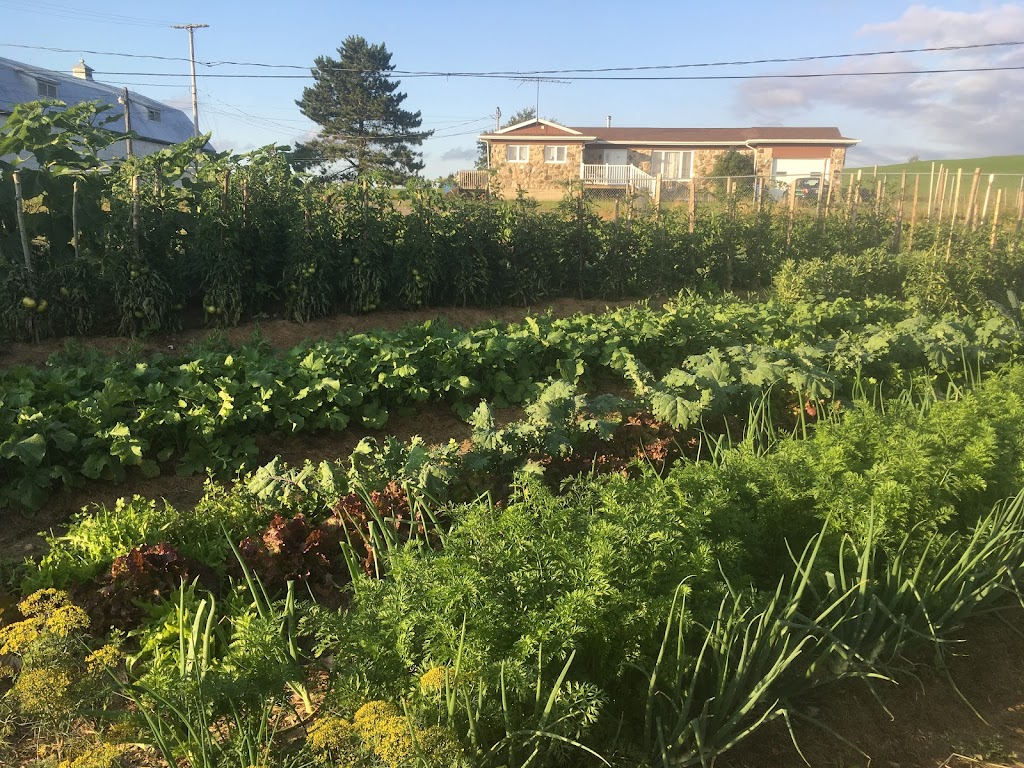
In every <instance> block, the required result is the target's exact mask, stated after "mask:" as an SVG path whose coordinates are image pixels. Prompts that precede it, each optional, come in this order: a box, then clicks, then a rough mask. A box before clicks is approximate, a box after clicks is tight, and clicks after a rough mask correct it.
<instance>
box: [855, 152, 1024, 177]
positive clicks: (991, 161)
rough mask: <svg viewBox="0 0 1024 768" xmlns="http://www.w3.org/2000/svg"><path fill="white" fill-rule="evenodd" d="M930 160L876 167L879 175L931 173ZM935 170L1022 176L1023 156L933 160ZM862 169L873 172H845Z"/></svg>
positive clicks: (1023, 169) (871, 166)
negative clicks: (958, 169) (977, 169)
mask: <svg viewBox="0 0 1024 768" xmlns="http://www.w3.org/2000/svg"><path fill="white" fill-rule="evenodd" d="M932 162H933V161H932V160H918V161H917V162H916V163H895V164H893V165H880V166H878V172H879V173H886V174H889V173H902V172H903V171H906V172H907V173H931V170H932ZM934 162H935V170H936V172H938V170H939V165H943V166H945V167H946V168H948V169H949V170H950V171H951V172H952V173H956V170H957V168H962V169H963V172H964V173H965V174H968V173H974V169H975V168H981V172H982V174H989V173H1014V174H1018V175H1021V174H1024V155H999V156H996V157H969V158H965V159H961V160H935V161H934ZM858 167H860V168H862V169H863V170H864V171H865V172H867V173H873V172H874V169H875V168H874V166H873V165H867V166H853V167H848V168H847V170H857V168H858Z"/></svg>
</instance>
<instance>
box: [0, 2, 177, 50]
mask: <svg viewBox="0 0 1024 768" xmlns="http://www.w3.org/2000/svg"><path fill="white" fill-rule="evenodd" d="M0 5H6V6H14V7H15V8H16V10H19V11H24V12H26V13H37V14H41V15H43V16H46V17H48V18H60V19H69V20H73V21H91V22H96V23H102V24H117V25H124V26H133V27H169V26H171V22H169V21H160V20H157V19H143V18H140V17H138V16H126V15H122V14H117V13H105V12H103V11H90V10H85V9H81V8H68V7H66V6H61V5H56V4H54V3H46V2H40V1H39V0H34V1H33V2H32V3H31V4H30V5H29V6H28V7H25V4H23V3H12V2H7V1H6V0H2V1H0ZM72 52H73V51H72Z"/></svg>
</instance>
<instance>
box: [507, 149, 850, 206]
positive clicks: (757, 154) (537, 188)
mask: <svg viewBox="0 0 1024 768" xmlns="http://www.w3.org/2000/svg"><path fill="white" fill-rule="evenodd" d="M560 139H561V137H557V136H552V137H551V140H550V141H545V142H541V141H530V142H526V141H523V142H516V141H514V140H513V141H508V142H505V141H492V142H491V146H490V151H491V168H492V169H494V174H495V183H496V184H497V185H498V190H499V193H500V194H501V196H502V197H506V198H512V197H515V196H516V195H517V194H518V193H519V190H520V189H522V190H523V191H524V192H525V193H526V194H528V195H530V196H531V197H535V198H537V199H538V200H556V199H559V198H560V197H561V196H562V195H563V194H564V192H565V189H566V186H567V184H569V183H570V182H573V181H576V180H578V179H579V178H580V164H581V163H586V164H594V165H600V164H602V163H603V162H604V150H605V149H606V148H607V147H602V146H590V147H587V146H585V145H584V144H583V143H579V142H578V143H572V142H571V141H565V140H560ZM510 144H513V145H517V144H518V145H519V146H528V147H529V148H530V149H529V160H527V161H526V162H516V163H510V162H508V159H507V150H508V146H509V145H510ZM546 146H564V147H565V148H566V149H565V162H564V163H548V162H545V160H544V148H545V147H546ZM620 149H626V163H628V164H629V165H633V166H635V167H637V168H639V169H640V170H642V171H643V172H644V173H651V153H652V152H654V151H655V150H660V149H662V148H661V147H643V146H639V147H628V148H626V147H620ZM664 149H666V150H667V151H690V152H692V153H693V157H692V163H691V173H692V174H693V175H695V176H698V177H702V178H706V177H708V176H711V175H712V173H713V171H714V167H715V163H716V162H717V160H718V158H719V157H721V156H722V155H724V154H725V153H726V152H728V151H730V150H729V148H726V147H708V148H696V149H692V150H676V149H674V148H672V147H665V148H664ZM738 151H739V152H740V153H741V154H744V155H748V156H749V155H753V157H754V173H755V175H757V176H759V177H761V178H770V177H771V175H772V162H773V160H774V152H773V149H772V147H770V146H759V147H757V148H756V149H747V148H743V149H739V150H738ZM830 158H831V162H830V165H831V168H832V172H833V173H839V172H841V171H842V170H843V166H844V165H845V162H846V147H834V148H833V149H832V150H831V154H830Z"/></svg>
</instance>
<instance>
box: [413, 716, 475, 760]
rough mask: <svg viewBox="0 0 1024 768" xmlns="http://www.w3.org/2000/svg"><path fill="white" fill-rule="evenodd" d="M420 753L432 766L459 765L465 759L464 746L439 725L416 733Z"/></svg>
mask: <svg viewBox="0 0 1024 768" xmlns="http://www.w3.org/2000/svg"><path fill="white" fill-rule="evenodd" d="M416 741H417V743H418V744H419V748H420V752H421V753H422V754H423V756H424V757H426V758H428V759H429V760H430V762H431V763H432V764H437V765H448V766H451V765H458V764H460V763H462V762H463V761H464V759H465V755H464V754H463V752H462V745H460V744H459V742H458V741H456V739H455V737H454V736H453V735H452V734H451V733H449V732H448V731H446V730H445V729H444V728H442V727H441V726H439V725H432V726H430V727H429V728H425V729H423V730H422V731H417V732H416Z"/></svg>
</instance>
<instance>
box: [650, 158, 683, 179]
mask: <svg viewBox="0 0 1024 768" xmlns="http://www.w3.org/2000/svg"><path fill="white" fill-rule="evenodd" d="M692 166H693V152H663V151H655V152H652V153H651V174H652V175H655V176H656V175H657V174H659V173H660V174H661V177H662V178H663V179H688V178H690V176H691V173H690V169H691V168H692Z"/></svg>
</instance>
